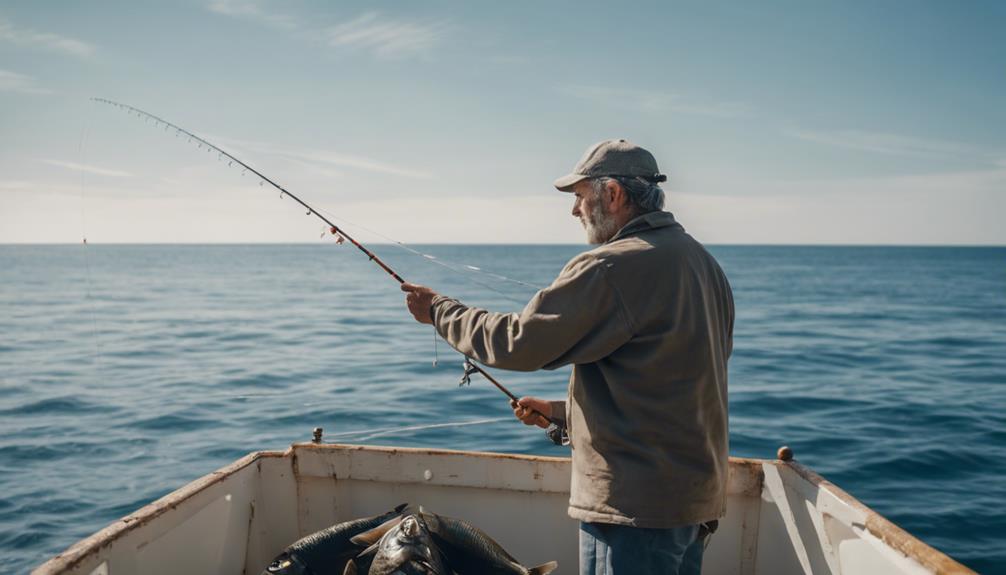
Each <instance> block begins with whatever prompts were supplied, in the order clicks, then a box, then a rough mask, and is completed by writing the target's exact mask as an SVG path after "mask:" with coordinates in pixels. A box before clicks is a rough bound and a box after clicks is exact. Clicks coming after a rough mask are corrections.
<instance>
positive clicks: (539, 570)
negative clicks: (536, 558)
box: [527, 561, 559, 575]
mask: <svg viewBox="0 0 1006 575" xmlns="http://www.w3.org/2000/svg"><path fill="white" fill-rule="evenodd" d="M557 567H559V563H557V562H556V561H549V562H548V563H542V564H541V565H539V566H537V567H532V568H530V569H528V570H527V575H546V573H551V572H552V571H555V570H556V568H557Z"/></svg>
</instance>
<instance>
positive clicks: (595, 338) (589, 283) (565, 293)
mask: <svg viewBox="0 0 1006 575" xmlns="http://www.w3.org/2000/svg"><path fill="white" fill-rule="evenodd" d="M607 265H608V264H606V262H604V261H603V260H600V259H597V258H595V257H594V256H593V255H591V254H589V253H588V254H582V255H580V256H577V257H576V258H574V259H573V260H571V261H570V262H569V263H568V264H566V267H565V268H563V270H562V273H561V274H559V277H558V278H556V280H555V281H554V282H553V283H552V285H550V286H549V287H547V288H545V289H543V290H541V291H540V292H538V293H537V294H535V296H534V298H532V299H531V301H530V302H529V303H528V304H527V306H525V308H524V310H523V311H522V312H521V313H519V314H516V313H509V314H503V313H495V312H490V311H487V310H484V309H478V308H474V307H468V306H466V305H464V304H462V303H460V302H458V301H456V300H453V299H449V298H445V297H442V296H441V297H438V298H435V299H434V301H433V306H432V309H431V315H432V316H433V323H434V325H435V326H436V327H437V332H438V333H440V335H441V336H442V337H443V338H444V339H445V340H447V342H448V343H450V344H451V346H453V347H454V348H455V349H456V350H458V351H459V352H461V353H463V354H465V355H467V356H469V357H471V358H472V359H474V360H476V361H478V362H480V363H484V364H486V365H489V366H492V367H498V368H502V369H512V370H517V371H533V370H536V369H542V368H544V369H555V368H558V367H561V366H563V365H567V364H573V363H577V364H580V363H591V362H594V361H597V360H599V359H601V358H603V357H605V356H607V355H609V354H610V353H611V352H612V351H614V350H615V349H618V348H619V347H620V346H621V345H622V344H624V343H625V342H626V341H628V340H629V338H630V337H631V335H632V326H631V325H630V320H629V315H628V312H627V310H626V308H625V305H624V303H623V301H622V298H621V296H620V294H619V293H618V291H617V289H616V288H615V286H613V285H612V283H611V282H610V280H609V278H608V275H607Z"/></svg>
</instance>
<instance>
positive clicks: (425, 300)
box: [402, 282, 437, 325]
mask: <svg viewBox="0 0 1006 575" xmlns="http://www.w3.org/2000/svg"><path fill="white" fill-rule="evenodd" d="M402 291H403V292H405V305H407V306H409V312H411V313H412V317H414V318H416V321H418V322H419V323H426V324H430V325H433V318H432V317H430V306H431V305H433V298H435V297H437V292H435V291H433V290H431V289H430V288H428V287H426V286H421V285H416V284H410V283H409V282H405V283H403V284H402Z"/></svg>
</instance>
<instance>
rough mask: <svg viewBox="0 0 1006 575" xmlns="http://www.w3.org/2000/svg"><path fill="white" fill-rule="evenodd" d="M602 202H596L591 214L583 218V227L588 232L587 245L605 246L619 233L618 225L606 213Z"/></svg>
mask: <svg viewBox="0 0 1006 575" xmlns="http://www.w3.org/2000/svg"><path fill="white" fill-rule="evenodd" d="M601 203H602V202H600V201H597V202H594V206H593V207H592V208H591V210H590V213H588V214H586V217H584V218H583V227H584V229H586V230H587V243H590V244H603V243H604V242H606V241H608V240H610V239H611V238H612V236H614V235H615V232H617V231H618V223H617V222H616V221H615V218H613V217H611V216H610V215H608V214H607V213H605V211H604V206H602V205H601Z"/></svg>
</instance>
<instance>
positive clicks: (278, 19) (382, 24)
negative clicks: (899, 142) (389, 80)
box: [207, 0, 447, 60]
mask: <svg viewBox="0 0 1006 575" xmlns="http://www.w3.org/2000/svg"><path fill="white" fill-rule="evenodd" d="M207 8H208V9H209V10H210V11H211V12H215V13H217V14H221V15H224V16H231V17H234V18H245V19H248V20H253V21H256V22H260V23H262V24H265V25H267V26H272V27H274V28H280V29H284V30H288V31H291V32H296V33H297V34H299V35H301V36H302V37H305V38H309V39H311V40H313V41H316V42H320V43H321V44H324V45H326V46H329V47H332V48H337V49H350V50H359V51H363V52H368V53H370V54H373V55H374V56H376V57H378V58H382V59H389V60H391V59H402V58H407V57H415V56H428V55H429V54H430V51H431V50H432V49H433V48H434V47H435V46H436V45H437V44H438V43H439V42H440V40H441V38H442V36H443V34H444V32H445V30H446V29H447V25H446V23H444V22H441V21H432V22H431V21H419V20H403V19H393V18H389V17H387V16H385V15H383V14H381V13H380V12H373V11H372V12H365V13H363V14H360V15H358V16H356V17H354V18H352V19H350V20H347V21H345V22H342V23H339V24H335V25H325V24H323V23H315V22H306V21H304V20H300V19H298V18H296V17H294V16H291V15H288V14H282V13H279V12H276V11H273V10H272V9H271V8H267V7H266V3H265V2H263V1H261V0H211V1H210V2H209V4H208V5H207Z"/></svg>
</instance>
